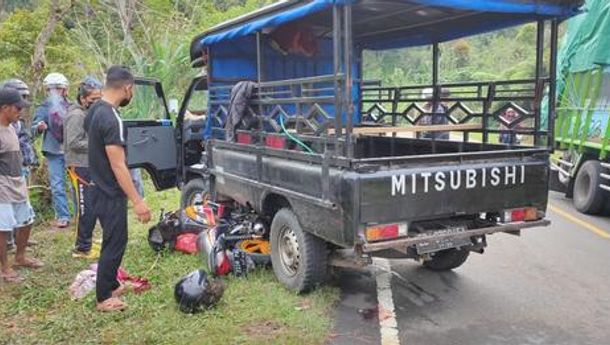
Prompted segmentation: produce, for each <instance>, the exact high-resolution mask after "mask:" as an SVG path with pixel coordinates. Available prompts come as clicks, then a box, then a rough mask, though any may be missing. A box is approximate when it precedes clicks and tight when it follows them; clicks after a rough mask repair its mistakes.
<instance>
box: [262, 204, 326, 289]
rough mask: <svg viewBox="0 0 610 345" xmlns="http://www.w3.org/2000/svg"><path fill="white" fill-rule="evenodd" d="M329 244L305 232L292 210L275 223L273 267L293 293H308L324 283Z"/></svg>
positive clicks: (284, 211)
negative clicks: (327, 245) (327, 246)
mask: <svg viewBox="0 0 610 345" xmlns="http://www.w3.org/2000/svg"><path fill="white" fill-rule="evenodd" d="M326 249H327V248H326V243H325V242H324V241H323V240H321V239H319V238H317V237H315V236H314V235H312V234H310V233H308V232H305V231H304V230H303V228H301V225H300V224H299V221H298V219H297V217H296V215H295V214H294V213H293V212H292V210H290V209H288V208H283V209H281V210H279V211H278V212H277V213H276V214H275V216H274V217H273V221H272V223H271V264H272V265H273V271H274V273H275V276H276V277H277V279H278V280H279V281H280V282H281V283H282V284H284V285H285V286H286V287H287V288H289V289H290V290H294V291H296V292H298V293H301V292H307V291H310V290H311V289H313V288H314V287H315V286H316V285H318V284H320V283H323V282H324V280H325V279H326V275H327V272H328V253H327V250H326Z"/></svg>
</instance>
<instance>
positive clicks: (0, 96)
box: [0, 87, 31, 109]
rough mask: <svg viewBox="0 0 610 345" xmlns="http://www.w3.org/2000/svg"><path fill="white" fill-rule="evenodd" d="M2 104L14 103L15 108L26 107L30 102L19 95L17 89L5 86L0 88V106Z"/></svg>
mask: <svg viewBox="0 0 610 345" xmlns="http://www.w3.org/2000/svg"><path fill="white" fill-rule="evenodd" d="M3 105H15V106H17V108H20V109H23V108H28V107H29V106H30V105H31V103H30V102H28V101H26V100H24V99H23V98H22V97H21V94H20V93H19V91H17V90H15V89H13V88H10V87H5V88H3V89H0V107H1V106H3Z"/></svg>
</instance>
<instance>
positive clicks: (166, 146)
mask: <svg viewBox="0 0 610 345" xmlns="http://www.w3.org/2000/svg"><path fill="white" fill-rule="evenodd" d="M121 114H122V117H123V124H124V126H125V129H126V133H127V139H126V141H127V147H126V150H127V165H128V167H129V168H130V169H134V168H143V169H145V170H146V171H147V172H148V173H149V175H150V177H151V179H152V181H153V183H154V185H155V188H156V189H157V190H164V189H169V188H173V187H176V183H177V170H176V168H177V162H178V154H177V142H176V137H175V130H174V127H173V125H172V119H171V117H170V114H169V110H168V107H167V101H166V99H165V94H164V92H163V87H162V86H161V83H160V82H159V81H157V80H154V79H145V78H136V81H135V86H134V97H133V99H132V101H131V103H130V104H129V105H128V106H127V107H125V108H123V109H122V111H121Z"/></svg>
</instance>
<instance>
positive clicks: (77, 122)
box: [64, 77, 102, 258]
mask: <svg viewBox="0 0 610 345" xmlns="http://www.w3.org/2000/svg"><path fill="white" fill-rule="evenodd" d="M77 97H78V98H77V100H76V101H77V103H75V104H72V105H70V108H68V115H67V116H66V119H65V121H64V153H65V159H66V167H67V169H68V175H69V176H70V180H71V182H72V186H73V188H74V199H75V200H74V205H75V208H74V213H76V219H77V221H76V223H77V224H76V233H77V236H76V243H75V244H74V249H73V250H72V256H73V257H75V258H95V256H96V254H95V253H91V246H92V240H93V229H95V222H96V218H95V215H94V214H93V205H91V192H90V190H89V189H90V188H89V183H90V181H91V176H90V174H89V162H88V152H89V150H88V146H89V145H88V138H87V132H85V129H84V128H83V124H84V123H85V115H86V111H87V109H89V108H90V107H91V105H93V103H95V102H96V101H98V100H99V99H100V98H101V97H102V84H101V83H100V82H99V81H97V80H96V79H95V78H92V77H87V78H85V79H84V80H83V81H82V82H81V83H80V85H79V86H78V96H77Z"/></svg>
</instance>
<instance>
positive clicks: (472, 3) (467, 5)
mask: <svg viewBox="0 0 610 345" xmlns="http://www.w3.org/2000/svg"><path fill="white" fill-rule="evenodd" d="M357 2H358V1H357V0H312V1H309V2H305V1H304V2H303V5H302V6H297V7H291V8H289V9H280V10H278V11H277V12H276V13H271V14H268V15H266V16H264V17H263V18H259V19H254V20H253V21H251V22H247V23H242V24H236V26H235V27H233V28H228V29H226V30H223V31H221V32H218V33H211V34H209V35H205V36H203V37H202V39H201V40H202V41H201V43H202V44H203V45H206V46H210V45H214V44H217V43H220V42H223V41H230V40H234V39H236V38H239V37H243V36H247V35H251V34H254V33H256V32H257V31H261V30H263V29H269V28H276V27H278V26H281V25H283V24H287V23H290V22H294V21H296V20H299V19H303V18H305V17H307V16H310V15H313V14H316V13H318V12H321V11H324V10H327V9H329V8H331V7H332V6H333V4H335V3H357ZM405 2H406V3H410V4H420V5H427V6H439V7H448V8H452V9H457V10H465V11H479V12H488V13H503V14H515V15H517V16H516V17H514V18H507V21H506V22H505V23H504V25H502V27H506V26H511V25H510V24H511V21H514V24H512V25H518V24H521V23H523V22H524V21H525V20H524V19H527V20H534V19H535V18H536V17H537V16H552V17H557V16H559V17H568V16H571V15H573V14H575V13H577V8H575V7H574V6H559V5H553V4H544V3H541V2H540V1H536V2H531V1H528V2H522V1H518V0H405ZM518 15H524V16H523V17H521V18H519V17H518ZM493 29H495V28H493V27H492V28H490V27H489V25H481V26H479V27H478V31H477V28H470V29H469V30H468V31H467V32H464V33H463V34H460V30H459V28H452V30H451V31H452V33H451V35H449V36H450V37H449V38H451V39H453V38H457V37H462V36H466V35H472V34H476V33H478V32H487V31H489V30H493ZM414 39H415V40H416V41H417V43H416V44H428V43H431V42H429V41H422V38H421V37H417V38H414ZM403 43H406V44H408V45H416V44H413V43H411V44H409V42H404V41H403Z"/></svg>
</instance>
